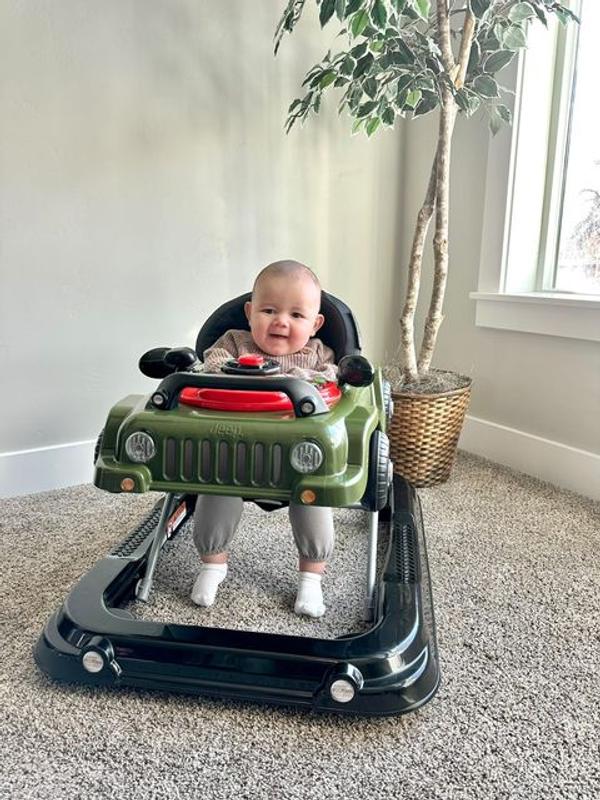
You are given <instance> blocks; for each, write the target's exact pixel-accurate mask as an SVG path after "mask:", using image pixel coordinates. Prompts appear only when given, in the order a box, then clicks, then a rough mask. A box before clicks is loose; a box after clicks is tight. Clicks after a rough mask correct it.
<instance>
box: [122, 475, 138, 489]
mask: <svg viewBox="0 0 600 800" xmlns="http://www.w3.org/2000/svg"><path fill="white" fill-rule="evenodd" d="M121 489H122V490H123V491H124V492H132V491H133V490H134V489H135V481H134V480H133V478H123V480H122V481H121Z"/></svg>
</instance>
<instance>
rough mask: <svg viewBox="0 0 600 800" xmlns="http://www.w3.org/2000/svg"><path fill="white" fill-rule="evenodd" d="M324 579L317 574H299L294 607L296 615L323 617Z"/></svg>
mask: <svg viewBox="0 0 600 800" xmlns="http://www.w3.org/2000/svg"><path fill="white" fill-rule="evenodd" d="M322 577H323V576H322V575H320V574H319V573H317V572H299V573H298V594H297V596H296V604H295V605H294V611H295V612H296V614H306V616H308V617H322V616H323V614H324V613H325V605H324V603H323V593H322V591H321V578H322Z"/></svg>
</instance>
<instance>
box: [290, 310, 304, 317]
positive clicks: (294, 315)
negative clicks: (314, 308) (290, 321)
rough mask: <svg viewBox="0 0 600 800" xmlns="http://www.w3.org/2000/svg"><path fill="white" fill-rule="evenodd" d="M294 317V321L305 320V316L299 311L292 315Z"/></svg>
mask: <svg viewBox="0 0 600 800" xmlns="http://www.w3.org/2000/svg"><path fill="white" fill-rule="evenodd" d="M292 317H293V318H294V319H304V314H301V313H300V312H299V311H294V313H293V314H292Z"/></svg>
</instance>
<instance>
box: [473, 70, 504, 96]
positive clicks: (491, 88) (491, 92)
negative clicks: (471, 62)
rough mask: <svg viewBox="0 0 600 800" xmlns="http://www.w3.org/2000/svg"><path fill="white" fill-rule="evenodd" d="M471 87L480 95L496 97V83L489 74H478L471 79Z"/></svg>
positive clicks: (497, 93)
mask: <svg viewBox="0 0 600 800" xmlns="http://www.w3.org/2000/svg"><path fill="white" fill-rule="evenodd" d="M473 88H474V89H475V91H476V92H477V93H478V94H480V95H481V96H482V97H498V96H499V92H498V84H497V83H496V81H495V80H494V79H493V78H491V77H490V76H489V75H479V76H478V77H477V78H475V80H474V81H473Z"/></svg>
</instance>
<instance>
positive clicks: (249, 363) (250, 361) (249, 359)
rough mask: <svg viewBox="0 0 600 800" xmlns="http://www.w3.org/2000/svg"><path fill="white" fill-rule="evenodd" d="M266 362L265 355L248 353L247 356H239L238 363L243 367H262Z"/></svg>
mask: <svg viewBox="0 0 600 800" xmlns="http://www.w3.org/2000/svg"><path fill="white" fill-rule="evenodd" d="M264 363H265V359H264V358H263V356H259V355H258V353H248V354H247V355H245V356H238V364H239V365H240V366H241V367H262V365H263V364H264Z"/></svg>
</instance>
